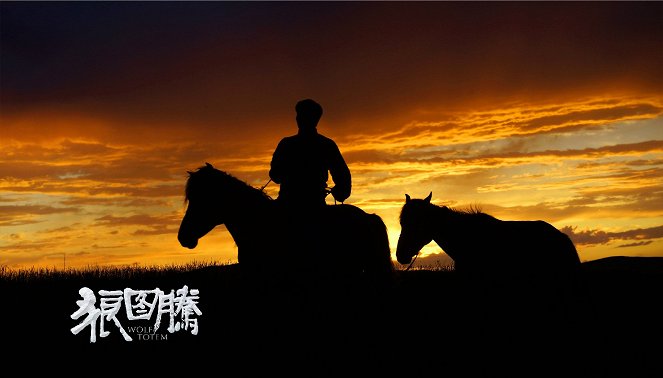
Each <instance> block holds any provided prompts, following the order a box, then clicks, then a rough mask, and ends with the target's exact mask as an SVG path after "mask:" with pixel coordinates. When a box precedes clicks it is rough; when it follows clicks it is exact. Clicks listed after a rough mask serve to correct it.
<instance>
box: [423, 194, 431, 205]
mask: <svg viewBox="0 0 663 378" xmlns="http://www.w3.org/2000/svg"><path fill="white" fill-rule="evenodd" d="M432 198H433V192H430V194H429V195H428V197H426V198H424V201H426V202H427V203H430V200H431V199H432Z"/></svg>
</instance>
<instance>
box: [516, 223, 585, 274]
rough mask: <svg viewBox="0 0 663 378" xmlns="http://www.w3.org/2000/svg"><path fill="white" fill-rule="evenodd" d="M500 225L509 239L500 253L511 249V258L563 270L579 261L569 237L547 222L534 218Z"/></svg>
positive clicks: (540, 266) (576, 264)
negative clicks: (533, 219) (504, 249)
mask: <svg viewBox="0 0 663 378" xmlns="http://www.w3.org/2000/svg"><path fill="white" fill-rule="evenodd" d="M503 224H504V227H505V228H506V231H507V232H505V234H506V235H508V237H509V239H510V240H511V242H510V243H508V244H507V245H506V246H505V247H506V248H508V250H506V251H504V252H506V253H508V252H512V255H513V257H514V259H517V260H518V261H521V262H522V263H524V264H527V265H533V266H536V267H539V268H541V269H555V270H556V269H564V268H569V267H576V266H578V265H579V264H580V258H579V257H578V252H577V250H576V248H575V246H574V245H573V242H572V241H571V239H569V237H568V236H567V235H566V234H564V233H563V232H561V231H559V230H558V229H557V228H555V227H554V226H553V225H551V224H550V223H548V222H545V221H541V220H538V221H506V222H503ZM509 244H510V245H509Z"/></svg>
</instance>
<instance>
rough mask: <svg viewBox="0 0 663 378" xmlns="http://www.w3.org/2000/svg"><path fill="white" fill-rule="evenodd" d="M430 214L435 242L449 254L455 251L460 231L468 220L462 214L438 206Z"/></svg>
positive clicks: (429, 220)
mask: <svg viewBox="0 0 663 378" xmlns="http://www.w3.org/2000/svg"><path fill="white" fill-rule="evenodd" d="M429 214H430V215H429V219H428V222H429V223H430V224H431V228H432V230H433V241H435V243H437V245H439V246H440V247H441V248H442V249H443V250H444V251H445V252H447V254H449V251H448V250H449V249H453V245H454V244H455V243H454V241H455V236H457V235H458V230H459V229H462V228H463V227H464V225H465V223H467V220H466V218H465V217H464V216H463V215H462V214H456V213H454V212H453V211H450V210H448V209H445V208H442V207H437V206H434V207H433V208H431V211H430V213H429ZM450 247H451V248H450ZM452 253H453V252H452ZM450 256H451V255H450ZM451 257H452V258H453V256H451Z"/></svg>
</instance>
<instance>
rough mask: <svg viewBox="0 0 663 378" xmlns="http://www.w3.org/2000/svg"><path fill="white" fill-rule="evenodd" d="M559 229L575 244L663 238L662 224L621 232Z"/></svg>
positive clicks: (570, 228)
mask: <svg viewBox="0 0 663 378" xmlns="http://www.w3.org/2000/svg"><path fill="white" fill-rule="evenodd" d="M560 231H562V232H564V233H565V234H567V235H568V236H569V237H570V238H571V240H573V242H574V243H575V244H576V245H596V244H607V243H609V242H612V241H614V240H639V241H641V242H642V241H648V240H650V239H659V238H663V226H658V227H651V228H638V229H634V230H628V231H622V232H606V231H602V230H583V231H579V232H578V231H576V227H571V226H567V227H564V228H562V229H560ZM641 245H644V244H641ZM624 246H629V247H632V246H635V244H631V245H622V247H624Z"/></svg>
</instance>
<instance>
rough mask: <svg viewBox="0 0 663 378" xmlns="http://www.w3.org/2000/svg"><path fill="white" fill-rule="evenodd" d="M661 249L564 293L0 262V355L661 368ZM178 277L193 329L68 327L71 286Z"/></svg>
mask: <svg viewBox="0 0 663 378" xmlns="http://www.w3.org/2000/svg"><path fill="white" fill-rule="evenodd" d="M661 260H662V259H660V258H607V259H602V260H597V261H591V262H587V263H584V264H583V268H582V272H581V274H580V276H579V277H578V278H577V280H575V281H574V283H573V288H574V290H573V291H572V292H571V291H568V290H560V291H557V290H552V291H551V290H550V287H549V286H548V285H544V286H538V284H537V282H536V280H534V281H532V280H531V276H529V277H527V278H523V279H522V280H520V279H518V280H513V279H511V280H504V281H502V280H501V279H500V278H499V275H498V276H497V277H492V278H491V281H490V282H484V281H481V280H480V279H479V280H477V278H476V277H468V276H461V275H458V274H457V273H456V272H454V271H431V270H415V271H407V272H403V271H401V272H398V275H397V277H396V280H395V283H394V285H393V287H390V288H388V289H378V288H376V287H374V286H372V285H370V284H368V283H366V282H362V281H359V280H356V279H347V278H343V277H340V278H337V279H336V280H333V281H326V282H311V281H302V280H298V279H297V278H296V277H289V276H287V275H285V274H284V275H283V276H279V274H272V275H270V277H269V278H267V279H263V280H256V279H255V278H254V277H252V278H250V279H249V278H247V277H246V276H245V275H244V274H243V273H242V272H241V270H240V269H239V267H238V266H237V265H227V266H198V267H184V268H183V269H177V268H173V269H170V270H168V269H165V270H159V269H152V270H150V269H143V270H140V269H136V270H131V269H129V268H127V269H124V270H122V269H119V270H115V271H112V270H110V271H104V270H97V271H90V272H87V273H86V272H80V271H78V272H74V271H72V272H68V273H66V274H61V273H57V272H51V273H50V274H37V273H35V274H32V275H29V274H28V275H26V276H20V277H19V276H15V275H14V276H11V275H8V274H6V272H5V274H3V275H2V276H1V277H0V293H2V296H3V299H2V311H0V312H1V313H2V315H0V317H1V319H0V324H2V325H3V329H2V340H3V350H6V351H7V352H4V354H5V357H6V359H5V358H3V360H5V361H31V360H35V361H40V362H39V363H29V364H28V365H23V366H25V367H26V369H29V370H30V371H31V372H37V371H41V370H45V371H47V372H51V373H52V372H57V371H61V372H69V373H72V372H74V371H77V369H81V368H83V367H86V368H90V369H92V371H104V370H105V369H110V367H109V366H112V365H114V364H116V365H117V366H118V369H120V368H119V366H123V368H122V369H124V371H129V370H127V369H129V368H131V369H143V371H145V372H149V373H150V374H154V373H170V374H175V373H177V372H184V373H186V372H189V373H191V371H193V372H196V373H191V374H199V375H203V376H204V375H205V374H204V373H202V372H203V371H206V370H207V369H210V368H211V369H214V370H213V372H214V374H215V375H219V376H238V375H240V376H241V375H254V376H255V375H264V374H269V375H270V376H271V375H278V374H288V375H297V374H298V373H299V374H302V375H307V376H320V375H329V374H332V375H334V374H335V375H341V376H346V375H355V374H369V375H371V376H373V375H376V374H378V373H382V374H386V375H405V376H416V375H419V374H420V375H426V376H429V375H434V376H442V375H449V376H457V375H463V376H496V375H501V374H508V375H509V376H514V375H516V376H545V375H551V374H559V375H563V376H628V377H638V376H661V375H660V373H661V372H662V371H661V364H660V356H661V355H663V353H662V352H663V350H662V344H661V343H660V340H662V339H663V338H662V337H663V325H662V324H661V322H660V319H663V309H662V308H663V306H662V304H661V292H663V291H662V290H661V289H663V265H662V264H661ZM184 285H187V286H188V288H189V289H198V290H199V297H200V298H199V304H198V306H199V309H200V310H201V311H202V315H200V316H198V317H197V318H198V321H199V323H198V325H199V333H198V335H192V334H191V332H190V331H187V332H184V331H178V332H174V333H168V332H167V331H166V327H167V320H166V319H167V316H164V317H163V319H164V320H163V321H164V322H165V323H164V324H162V326H161V328H160V330H159V331H158V332H157V333H156V334H155V337H152V339H151V340H139V339H138V337H136V336H137V334H136V333H137V332H136V330H135V328H136V327H137V326H143V327H148V326H153V325H154V319H155V317H154V316H152V318H151V319H150V320H149V321H137V320H136V321H129V320H128V319H127V317H126V314H124V313H123V312H120V313H119V315H118V319H119V320H120V322H121V324H122V325H123V326H124V327H125V329H127V332H128V333H129V334H130V335H132V336H133V338H134V341H132V342H126V341H124V340H123V339H122V337H121V335H120V333H119V331H118V328H117V327H116V326H115V325H114V324H113V322H112V321H111V322H106V325H105V326H106V330H107V331H109V332H110V335H109V336H108V337H106V338H101V337H99V334H98V333H99V329H97V341H96V343H93V344H91V343H90V342H89V336H90V329H89V328H85V329H84V330H83V331H82V332H81V333H79V334H78V335H73V334H72V333H71V332H70V328H72V327H74V326H76V325H78V324H79V323H80V322H81V321H82V320H83V319H84V317H82V318H80V319H78V320H73V319H71V318H70V315H71V314H73V313H74V312H75V311H76V310H77V309H78V306H77V305H76V301H78V300H80V299H81V297H80V296H79V293H78V291H79V289H80V288H81V287H84V286H85V287H88V288H90V289H91V290H92V291H93V292H94V293H95V294H97V293H98V291H99V290H123V289H124V288H132V289H136V290H137V289H145V290H149V289H155V288H157V287H158V288H160V289H161V290H163V291H164V292H169V291H170V290H171V289H173V290H178V289H181V288H182V287H183V286H184ZM97 299H99V295H98V294H97ZM99 304H100V303H99V302H97V306H99ZM122 311H124V306H123V308H122ZM130 326H131V327H134V328H133V331H132V332H130V331H129V327H130ZM160 335H161V336H165V337H166V339H158V337H156V336H160ZM119 371H120V370H118V373H117V374H115V375H116V376H122V375H121V373H119ZM350 372H351V373H352V374H350ZM209 374H212V373H209Z"/></svg>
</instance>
